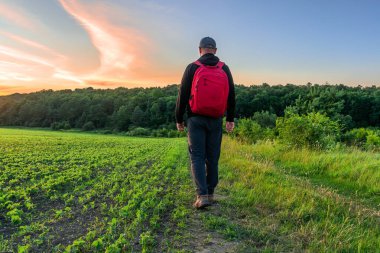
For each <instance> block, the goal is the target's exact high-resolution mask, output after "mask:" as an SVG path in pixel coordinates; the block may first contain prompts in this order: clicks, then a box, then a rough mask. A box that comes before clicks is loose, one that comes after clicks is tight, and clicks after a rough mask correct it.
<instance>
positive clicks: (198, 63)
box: [194, 61, 203, 66]
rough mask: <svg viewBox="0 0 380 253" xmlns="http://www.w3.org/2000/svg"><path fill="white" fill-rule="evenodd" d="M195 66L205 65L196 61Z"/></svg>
mask: <svg viewBox="0 0 380 253" xmlns="http://www.w3.org/2000/svg"><path fill="white" fill-rule="evenodd" d="M194 64H197V65H198V66H203V64H202V63H201V62H200V61H195V62H194Z"/></svg>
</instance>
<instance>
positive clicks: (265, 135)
mask: <svg viewBox="0 0 380 253" xmlns="http://www.w3.org/2000/svg"><path fill="white" fill-rule="evenodd" d="M235 135H236V137H237V138H238V139H240V140H243V141H246V142H249V143H256V142H257V141H258V140H264V139H274V137H275V134H274V131H273V130H272V129H270V128H264V127H261V126H260V125H259V124H258V123H257V122H255V121H253V120H252V119H240V120H239V121H238V122H237V124H236V129H235Z"/></svg>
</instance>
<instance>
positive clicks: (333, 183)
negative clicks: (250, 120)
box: [0, 128, 380, 252]
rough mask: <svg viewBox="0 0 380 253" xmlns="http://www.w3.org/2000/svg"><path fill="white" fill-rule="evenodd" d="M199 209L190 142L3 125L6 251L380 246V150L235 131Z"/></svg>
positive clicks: (0, 183) (1, 234) (1, 211)
mask: <svg viewBox="0 0 380 253" xmlns="http://www.w3.org/2000/svg"><path fill="white" fill-rule="evenodd" d="M222 145H223V146H222V155H221V160H220V173H219V174H220V175H219V177H220V181H219V185H218V187H217V192H216V193H217V195H218V196H219V201H218V204H217V205H214V206H212V207H210V208H209V209H208V210H207V211H201V212H199V211H195V210H194V209H193V208H192V207H191V202H192V201H193V198H194V195H195V191H194V187H193V183H192V181H191V178H190V173H189V168H188V166H189V165H188V155H187V148H186V140H185V139H183V138H181V139H164V138H161V139H160V138H133V137H122V136H113V135H99V134H87V133H67V132H53V131H44V130H27V129H5V128H1V129H0V252H2V251H14V252H194V251H202V250H206V251H207V250H209V251H210V252H213V251H216V252H378V251H379V250H378V249H380V212H379V209H380V206H379V204H380V201H379V182H380V178H379V168H380V159H379V158H380V155H379V153H373V152H363V151H358V150H336V151H328V152H321V151H310V150H307V149H303V150H289V149H287V148H285V147H284V146H282V145H280V144H278V143H271V142H267V143H265V142H263V143H259V144H256V145H247V144H242V143H240V142H238V141H236V140H233V139H231V138H229V137H228V136H225V137H224V140H223V144H222Z"/></svg>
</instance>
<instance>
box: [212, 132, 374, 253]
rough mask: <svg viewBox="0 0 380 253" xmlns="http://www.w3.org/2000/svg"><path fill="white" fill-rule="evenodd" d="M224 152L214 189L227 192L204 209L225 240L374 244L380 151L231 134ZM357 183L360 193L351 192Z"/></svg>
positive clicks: (281, 247) (314, 245)
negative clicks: (249, 140) (218, 209)
mask: <svg viewBox="0 0 380 253" xmlns="http://www.w3.org/2000/svg"><path fill="white" fill-rule="evenodd" d="M222 150H223V154H222V158H221V161H220V164H221V169H220V170H221V171H220V174H221V175H220V184H219V191H220V193H221V194H224V195H226V196H228V197H227V198H226V200H224V201H221V205H222V209H223V210H224V211H223V213H222V214H220V213H212V212H210V213H209V214H206V221H207V222H208V223H210V221H211V224H217V227H216V228H217V229H221V228H222V230H223V229H224V232H223V233H226V234H227V238H228V237H232V238H234V237H235V238H239V240H241V241H242V242H243V248H242V251H247V252H254V251H269V252H271V251H275V252H278V251H280V252H288V251H311V252H326V251H328V252H330V251H336V252H376V251H378V249H380V221H379V217H380V215H379V202H375V200H377V199H378V198H377V197H378V195H377V194H378V182H379V180H377V178H378V176H379V173H378V169H377V170H376V169H373V168H374V167H373V166H377V165H379V159H378V158H379V154H372V153H365V152H359V151H354V152H350V153H342V151H337V152H331V153H328V154H324V153H321V152H316V151H308V150H287V149H285V148H284V147H282V146H281V145H279V144H273V143H261V144H257V145H254V146H252V145H245V144H241V143H239V142H237V141H235V140H231V139H229V138H225V140H224V142H223V147H222ZM325 156H326V160H325V159H323V157H325ZM358 156H359V157H358ZM360 160H361V163H359V162H358V161H360ZM343 161H344V162H343ZM294 164H297V166H298V167H296V169H294V170H293V168H294V167H293V165H294ZM313 164H314V165H313ZM348 164H349V165H350V166H347V165H348ZM379 167H380V166H377V168H379ZM303 168H304V170H303ZM316 168H317V169H316ZM320 168H322V169H320ZM358 173H361V174H364V175H365V176H362V177H355V175H357V174H358ZM317 177H318V179H319V180H318V181H316V180H314V179H315V178H317ZM364 178H368V179H369V180H367V184H366V185H365V184H364V181H363V180H364ZM331 182H333V184H332V183H331ZM340 183H342V184H343V186H342V185H341V184H340ZM346 187H349V190H350V191H345V190H344V189H345V188H346ZM355 188H356V191H355V192H358V193H359V194H357V195H355V194H354V195H350V193H352V192H353V190H354V189H355ZM359 196H360V197H363V196H364V197H365V198H367V199H366V200H365V201H362V199H361V198H359ZM229 231H232V232H229ZM231 234H232V236H231Z"/></svg>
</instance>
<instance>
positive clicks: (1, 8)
mask: <svg viewBox="0 0 380 253" xmlns="http://www.w3.org/2000/svg"><path fill="white" fill-rule="evenodd" d="M0 17H1V18H2V19H5V20H7V21H8V23H10V24H16V25H17V26H19V27H21V28H24V29H26V30H38V29H39V28H40V27H41V24H40V23H39V22H37V21H35V20H34V19H33V18H32V17H31V16H30V15H28V14H27V13H26V12H25V11H24V10H22V9H21V8H18V7H17V6H14V5H12V6H9V5H6V4H4V3H0Z"/></svg>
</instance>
